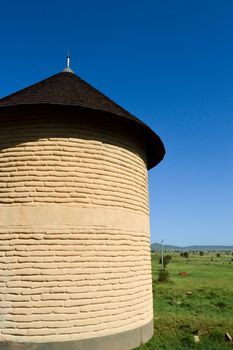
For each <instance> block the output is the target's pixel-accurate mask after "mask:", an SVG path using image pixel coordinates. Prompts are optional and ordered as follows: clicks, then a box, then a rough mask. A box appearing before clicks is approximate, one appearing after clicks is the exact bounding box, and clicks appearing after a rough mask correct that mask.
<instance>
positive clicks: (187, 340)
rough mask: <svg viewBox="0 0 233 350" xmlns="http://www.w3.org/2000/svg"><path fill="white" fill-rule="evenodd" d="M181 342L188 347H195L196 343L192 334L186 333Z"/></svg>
mask: <svg viewBox="0 0 233 350" xmlns="http://www.w3.org/2000/svg"><path fill="white" fill-rule="evenodd" d="M181 343H182V345H184V346H185V348H188V349H190V348H194V347H195V345H196V344H195V342H194V338H193V335H192V334H185V335H184V336H183V337H182V339H181Z"/></svg>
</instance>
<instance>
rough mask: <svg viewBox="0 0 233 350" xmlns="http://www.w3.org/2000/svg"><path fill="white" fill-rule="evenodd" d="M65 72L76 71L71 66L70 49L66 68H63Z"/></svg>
mask: <svg viewBox="0 0 233 350" xmlns="http://www.w3.org/2000/svg"><path fill="white" fill-rule="evenodd" d="M63 72H68V73H74V71H73V70H72V69H71V68H70V50H69V49H68V52H67V56H66V68H65V69H64V70H63Z"/></svg>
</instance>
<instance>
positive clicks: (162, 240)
mask: <svg viewBox="0 0 233 350" xmlns="http://www.w3.org/2000/svg"><path fill="white" fill-rule="evenodd" d="M161 251H162V254H161V270H163V240H162V241H161Z"/></svg>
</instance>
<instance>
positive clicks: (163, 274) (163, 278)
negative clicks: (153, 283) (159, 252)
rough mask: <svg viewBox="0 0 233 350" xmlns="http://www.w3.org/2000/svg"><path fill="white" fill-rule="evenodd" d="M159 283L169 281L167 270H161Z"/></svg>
mask: <svg viewBox="0 0 233 350" xmlns="http://www.w3.org/2000/svg"><path fill="white" fill-rule="evenodd" d="M158 281H159V282H168V281H169V272H168V271H167V270H160V271H159V277H158Z"/></svg>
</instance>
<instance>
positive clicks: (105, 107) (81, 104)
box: [0, 72, 165, 168]
mask: <svg viewBox="0 0 233 350" xmlns="http://www.w3.org/2000/svg"><path fill="white" fill-rule="evenodd" d="M22 105H57V106H59V105H60V106H76V107H78V108H87V109H91V110H98V111H103V112H105V113H106V112H107V113H110V114H114V115H115V116H116V117H117V116H119V117H121V118H120V119H122V117H123V118H125V119H127V120H129V121H131V122H132V123H134V124H135V123H136V124H137V126H141V128H142V129H143V132H144V133H145V132H146V133H147V134H148V135H147V136H148V141H149V144H151V145H152V146H154V147H155V149H154V152H155V156H154V157H152V158H154V159H150V158H151V156H149V157H148V158H149V160H148V163H149V164H148V168H151V167H153V166H155V165H156V164H157V163H159V162H160V161H161V160H162V158H163V156H164V153H165V150H164V146H163V143H162V141H161V140H160V138H159V137H158V136H157V135H156V134H155V133H154V132H153V131H152V130H151V129H150V128H149V127H148V126H147V125H146V124H144V123H143V122H141V121H140V120H139V119H138V118H136V117H134V116H133V115H132V114H130V113H129V112H127V111H126V110H125V109H123V108H122V107H120V106H119V105H118V104H116V103H115V102H114V101H112V100H111V99H109V98H108V97H107V96H105V95H104V94H102V93H101V92H100V91H98V90H97V89H95V88H94V87H92V86H91V85H90V84H88V83H87V82H85V81H84V80H82V79H81V78H80V77H78V76H77V75H76V74H74V73H70V72H61V73H58V74H55V75H53V76H51V77H49V78H47V79H45V80H42V81H40V82H38V83H36V84H34V85H31V86H29V87H27V88H25V89H22V90H20V91H17V92H15V93H13V94H11V95H9V96H6V97H3V98H2V99H0V111H1V110H4V109H5V107H6V108H7V109H9V107H14V106H22ZM149 153H150V154H151V151H149Z"/></svg>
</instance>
